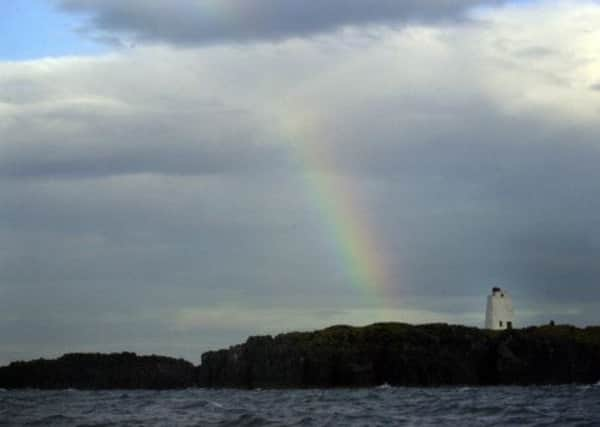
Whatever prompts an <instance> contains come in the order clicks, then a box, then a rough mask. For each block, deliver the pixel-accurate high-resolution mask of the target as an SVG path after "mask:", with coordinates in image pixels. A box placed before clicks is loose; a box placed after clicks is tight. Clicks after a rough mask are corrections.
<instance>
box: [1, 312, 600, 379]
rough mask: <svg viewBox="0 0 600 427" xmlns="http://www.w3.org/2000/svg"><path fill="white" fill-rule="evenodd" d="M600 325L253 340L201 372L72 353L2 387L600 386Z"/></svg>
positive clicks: (205, 360)
mask: <svg viewBox="0 0 600 427" xmlns="http://www.w3.org/2000/svg"><path fill="white" fill-rule="evenodd" d="M599 379H600V327H590V328H585V329H579V328H575V327H572V326H544V327H537V328H527V329H518V330H511V331H503V332H498V331H488V330H482V329H477V328H468V327H464V326H452V325H446V324H432V325H421V326H412V325H407V324H402V323H380V324H374V325H370V326H366V327H361V328H358V327H350V326H334V327H331V328H327V329H323V330H320V331H314V332H302V333H300V332H295V333H288V334H281V335H277V336H275V337H272V336H259V337H251V338H249V339H248V340H247V341H246V342H245V343H244V344H240V345H236V346H233V347H231V348H229V349H227V350H220V351H212V352H208V353H205V354H204V355H202V364H201V365H200V366H198V367H194V366H193V365H192V364H191V363H189V362H186V361H184V360H181V359H179V360H176V359H171V358H168V357H160V356H136V355H135V354H134V353H119V354H107V355H102V354H69V355H65V356H63V357H61V358H59V359H55V360H44V359H40V360H34V361H31V362H15V363H12V364H10V365H9V366H7V367H4V368H0V388H25V387H29V388H42V389H48V388H79V389H115V388H121V389H131V388H148V389H167V388H182V387H190V386H200V387H236V388H257V387H260V388H279V387H367V386H374V385H380V384H384V383H388V384H391V385H402V386H439V385H499V384H519V385H528V384H565V383H596V382H598V380H599Z"/></svg>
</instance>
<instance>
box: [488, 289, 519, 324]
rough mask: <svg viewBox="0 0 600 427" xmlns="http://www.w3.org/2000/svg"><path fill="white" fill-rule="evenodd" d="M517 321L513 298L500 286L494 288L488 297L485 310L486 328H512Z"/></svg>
mask: <svg viewBox="0 0 600 427" xmlns="http://www.w3.org/2000/svg"><path fill="white" fill-rule="evenodd" d="M514 321H515V312H514V310H513V305H512V299H511V298H510V295H508V293H507V292H506V291H504V290H502V289H500V288H492V295H488V297H487V309H486V312H485V328H486V329H493V330H502V329H512V327H513V322H514Z"/></svg>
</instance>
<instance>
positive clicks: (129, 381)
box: [0, 353, 195, 389]
mask: <svg viewBox="0 0 600 427" xmlns="http://www.w3.org/2000/svg"><path fill="white" fill-rule="evenodd" d="M193 385H195V382H194V365H192V364H191V363H189V362H186V361H184V360H181V359H179V360H177V359H172V358H169V357H162V356H137V355H136V354H135V353H115V354H67V355H64V356H62V357H61V358H59V359H54V360H46V359H38V360H33V361H30V362H14V363H11V364H10V365H9V366H6V367H3V368H0V387H2V388H40V389H63V388H78V389H141V388H144V389H170V388H183V387H190V386H193Z"/></svg>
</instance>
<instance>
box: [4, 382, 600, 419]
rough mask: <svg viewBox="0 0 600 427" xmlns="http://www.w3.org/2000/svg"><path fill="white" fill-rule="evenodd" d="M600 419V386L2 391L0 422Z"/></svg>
mask: <svg viewBox="0 0 600 427" xmlns="http://www.w3.org/2000/svg"><path fill="white" fill-rule="evenodd" d="M205 425H206V426H263V425H269V426H338V425H339V426H390V425H398V426H402V425H407V426H412V425H414V426H428V425H431V426H438V425H448V426H469V425H473V426H475V425H486V426H487V425H501V426H505V425H519V426H553V425H555V426H600V386H582V385H567V386H548V387H443V388H396V387H389V386H382V387H377V388H371V389H334V390H250V391H241V390H204V389H187V390H168V391H150V390H137V391H129V390H127V391H125V390H123V391H79V390H61V391H40V390H23V391H7V390H0V426H205Z"/></svg>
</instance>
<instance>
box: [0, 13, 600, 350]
mask: <svg viewBox="0 0 600 427" xmlns="http://www.w3.org/2000/svg"><path fill="white" fill-rule="evenodd" d="M529 8H532V9H529ZM582 11H584V12H585V13H582ZM481 14H482V15H481V16H480V18H481V19H485V22H486V24H485V25H467V26H465V25H450V26H445V27H444V28H439V27H436V26H434V25H429V24H428V25H412V26H410V27H404V28H401V29H398V28H396V29H393V28H378V29H376V30H370V32H371V31H375V32H376V36H377V37H375V38H371V37H369V36H368V35H365V33H363V32H361V31H354V32H350V33H348V34H346V35H344V37H343V38H342V39H339V38H337V37H326V38H308V39H289V40H285V41H282V42H281V43H278V44H270V43H253V44H247V45H244V46H227V45H213V46H210V47H208V46H204V47H201V48H194V49H192V48H190V49H173V48H172V47H169V46H157V45H152V46H143V47H138V48H135V49H130V50H128V51H126V52H124V51H121V52H120V53H118V54H111V55H104V56H101V57H87V58H58V59H45V60H38V61H29V62H21V63H16V62H14V63H0V88H1V90H0V177H1V178H2V179H0V242H2V243H1V244H0V295H1V297H2V298H0V324H2V327H1V328H0V329H1V330H0V334H1V335H2V337H3V347H2V349H1V350H2V351H1V352H0V353H2V355H3V356H2V357H5V358H16V357H19V358H21V357H23V358H29V357H37V356H40V355H56V354H58V353H62V352H64V351H78V350H88V351H112V350H114V351H116V350H126V349H131V350H136V351H140V352H148V353H151V352H158V353H165V354H173V355H177V356H179V355H181V356H185V357H187V358H189V359H191V360H195V361H196V360H198V356H199V353H200V352H201V351H203V350H208V349H210V348H216V347H221V346H227V345H230V344H234V343H236V342H238V341H239V340H241V339H243V338H245V337H246V336H247V335H250V334H254V333H257V332H263V331H264V332H276V331H275V330H274V329H277V330H295V329H304V328H313V327H319V326H325V325H327V324H329V323H352V324H362V323H369V322H371V321H377V320H404V321H411V322H426V321H444V320H446V321H449V322H459V323H467V324H471V325H479V326H480V325H481V323H482V321H483V315H484V313H483V310H484V304H485V295H486V294H487V292H488V291H489V288H490V286H492V285H495V284H498V285H500V286H503V287H506V288H508V289H509V290H510V291H511V293H512V294H513V296H514V298H515V305H516V308H517V313H518V321H519V324H522V325H525V324H530V323H532V322H544V323H545V322H547V321H549V320H550V319H554V320H555V321H557V322H562V321H569V322H572V323H577V324H581V325H583V324H586V323H591V322H594V321H595V316H596V315H595V313H596V312H597V308H598V307H597V303H596V301H598V298H599V297H600V294H599V292H600V290H599V288H598V287H597V286H596V285H595V284H596V283H598V280H599V278H600V271H599V270H598V267H597V259H598V258H599V256H600V234H599V232H598V230H600V227H598V218H600V202H599V201H598V197H597V194H598V192H599V191H600V188H599V187H600V172H599V170H598V167H597V165H598V164H599V162H600V148H599V146H598V141H599V140H600V138H599V137H600V128H599V126H598V120H597V114H598V109H599V107H600V105H599V103H600V100H599V99H598V97H597V94H596V93H595V92H593V91H590V89H589V88H590V86H591V85H593V84H594V82H596V80H597V72H596V71H597V70H598V69H599V68H598V67H599V65H598V64H599V63H600V58H598V56H597V54H596V52H595V51H594V49H593V47H594V46H597V45H598V44H597V43H592V42H593V41H595V40H597V39H598V37H599V32H598V31H596V30H593V29H594V28H600V25H589V26H585V28H582V26H581V19H582V16H585V19H586V20H587V21H589V22H587V21H586V22H587V24H592V23H596V24H598V23H600V9H599V8H598V7H597V6H595V7H592V6H590V5H589V4H588V3H585V4H582V6H580V7H577V8H574V7H572V5H569V6H567V5H564V6H563V7H562V8H554V7H548V6H547V5H544V4H537V3H536V5H535V6H531V5H530V6H528V7H527V8H523V7H520V6H517V5H515V6H512V7H507V8H503V9H501V10H493V11H489V12H485V13H484V12H481ZM590 29H592V30H591V31H590ZM556 34H558V36H557V35H556ZM565 34H566V35H570V36H569V37H567V36H565ZM531 49H533V50H531ZM548 49H551V50H552V52H553V53H552V54H543V55H539V53H541V52H546V51H547V50H548ZM523 52H529V54H525V55H524V54H523ZM532 53H534V54H533V55H532ZM348 224H350V225H352V224H354V228H352V227H350V228H348V227H347V225H348ZM344 227H346V228H344ZM338 230H342V232H341V233H340V232H338ZM357 231H360V232H361V233H365V234H366V235H368V236H370V237H371V238H372V240H373V241H374V243H375V244H374V249H373V250H372V251H370V252H369V254H370V258H369V257H363V258H361V259H360V260H361V261H362V262H364V263H365V264H368V262H367V261H370V260H371V261H372V260H373V259H376V260H377V261H378V262H379V263H380V265H381V266H382V269H383V270H385V276H386V277H387V278H388V280H387V281H386V282H385V283H375V282H374V280H373V278H372V277H370V276H369V277H368V278H367V280H364V281H361V282H360V283H358V285H357V284H356V283H354V282H353V281H352V272H353V271H355V270H354V266H355V264H352V263H351V262H349V261H348V259H347V258H345V255H346V254H347V251H348V245H345V243H346V242H348V241H351V238H352V232H357ZM361 248H362V249H365V248H363V247H361ZM23 328H25V329H26V331H25V332H23V331H24V329H23ZM4 355H9V356H4ZM6 361H8V360H6Z"/></svg>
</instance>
